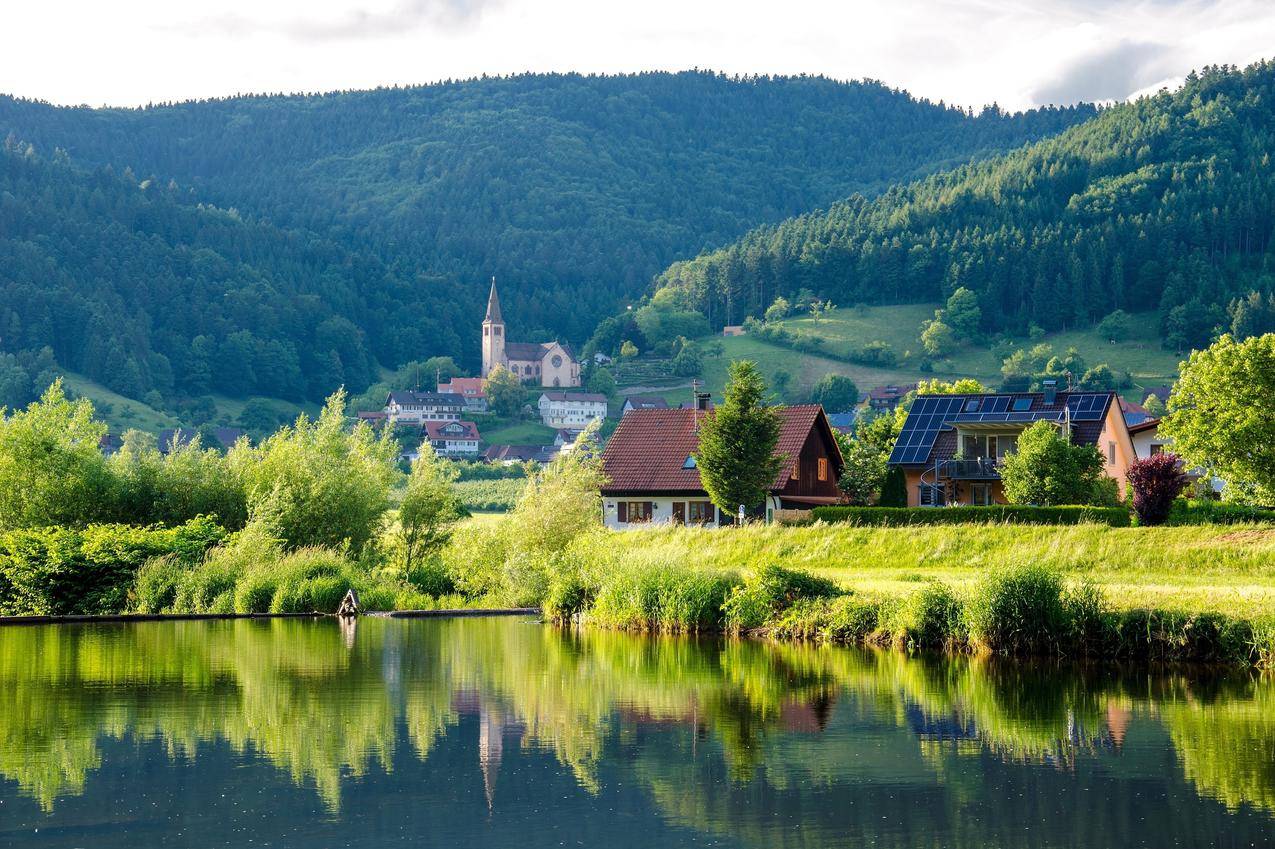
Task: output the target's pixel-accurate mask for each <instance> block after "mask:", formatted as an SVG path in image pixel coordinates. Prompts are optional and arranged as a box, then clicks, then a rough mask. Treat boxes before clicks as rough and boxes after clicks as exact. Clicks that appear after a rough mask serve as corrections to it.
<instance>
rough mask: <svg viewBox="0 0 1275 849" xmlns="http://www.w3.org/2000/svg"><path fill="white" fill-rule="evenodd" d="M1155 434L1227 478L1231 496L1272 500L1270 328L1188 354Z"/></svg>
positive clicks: (1274, 337) (1274, 398)
mask: <svg viewBox="0 0 1275 849" xmlns="http://www.w3.org/2000/svg"><path fill="white" fill-rule="evenodd" d="M1160 434H1161V435H1163V436H1165V437H1167V438H1168V439H1171V440H1173V448H1174V450H1175V451H1176V452H1178V453H1179V454H1180V455H1182V457H1183V459H1185V460H1186V462H1187V463H1188V464H1189V465H1191V466H1198V467H1201V468H1204V469H1207V470H1208V471H1209V472H1211V473H1213V474H1216V475H1217V476H1219V477H1221V478H1222V479H1223V480H1225V481H1226V482H1227V496H1228V497H1231V498H1235V499H1237V500H1242V501H1248V502H1251V503H1256V504H1263V505H1269V504H1275V333H1268V334H1265V335H1263V336H1253V337H1250V338H1248V339H1245V340H1244V341H1242V342H1241V341H1237V340H1236V339H1235V338H1234V337H1233V336H1230V335H1229V334H1228V335H1224V336H1222V338H1221V339H1219V340H1218V341H1217V342H1216V343H1214V344H1213V345H1212V346H1210V347H1209V348H1206V349H1205V350H1202V351H1194V352H1192V354H1191V356H1190V357H1189V358H1188V359H1187V361H1186V363H1185V364H1184V365H1183V368H1182V374H1181V376H1180V377H1179V378H1178V382H1177V384H1175V385H1174V387H1173V393H1172V394H1171V395H1170V396H1169V412H1168V414H1167V415H1166V416H1165V417H1164V418H1163V419H1162V420H1161V424H1160Z"/></svg>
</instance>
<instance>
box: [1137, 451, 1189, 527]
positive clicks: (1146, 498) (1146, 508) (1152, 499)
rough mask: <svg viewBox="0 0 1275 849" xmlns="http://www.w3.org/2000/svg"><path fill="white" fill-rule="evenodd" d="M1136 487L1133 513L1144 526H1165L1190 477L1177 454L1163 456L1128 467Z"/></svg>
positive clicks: (1166, 453)
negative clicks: (1174, 503)
mask: <svg viewBox="0 0 1275 849" xmlns="http://www.w3.org/2000/svg"><path fill="white" fill-rule="evenodd" d="M1126 477H1127V478H1128V480H1129V485H1130V486H1132V487H1133V512H1135V513H1137V514H1138V522H1139V524H1142V525H1162V524H1164V520H1165V519H1167V518H1168V517H1169V510H1170V509H1171V508H1172V507H1173V499H1175V498H1177V497H1178V496H1179V495H1180V494H1181V493H1182V490H1183V489H1185V488H1186V484H1187V477H1186V473H1185V472H1184V471H1182V461H1181V460H1180V459H1179V458H1178V455H1177V454H1173V453H1171V452H1168V451H1166V452H1163V453H1160V454H1153V455H1152V456H1150V457H1148V458H1146V459H1145V460H1135V461H1133V462H1132V463H1130V464H1129V471H1128V472H1127V473H1126Z"/></svg>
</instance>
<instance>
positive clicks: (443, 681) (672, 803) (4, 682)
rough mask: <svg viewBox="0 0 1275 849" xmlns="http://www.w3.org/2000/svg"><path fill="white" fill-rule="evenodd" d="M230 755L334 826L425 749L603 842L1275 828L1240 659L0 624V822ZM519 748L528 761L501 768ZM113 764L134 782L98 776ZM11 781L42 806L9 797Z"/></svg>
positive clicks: (1263, 727) (1109, 841) (283, 625)
mask: <svg viewBox="0 0 1275 849" xmlns="http://www.w3.org/2000/svg"><path fill="white" fill-rule="evenodd" d="M219 747H220V748H219ZM221 749H228V750H229V752H230V753H231V754H232V756H233V759H234V763H235V764H236V765H238V766H239V767H244V766H245V765H250V764H254V763H263V762H264V763H268V764H269V765H271V768H272V769H273V770H274V773H273V774H274V775H275V776H276V777H275V778H274V779H270V778H268V777H267V778H266V779H261V778H259V777H257V778H254V779H253V780H254V781H255V782H257V789H262V788H261V787H260V784H261V782H263V781H264V782H266V783H267V784H270V785H271V787H273V786H274V784H278V785H279V787H280V788H281V787H283V786H285V785H286V786H291V787H295V788H303V789H304V792H307V793H312V794H317V797H318V798H319V799H321V800H322V803H323V809H324V811H326V814H325V815H324V816H323V817H321V819H323V820H324V821H325V822H327V823H328V826H327V827H330V828H333V829H340V828H341V827H342V825H343V824H344V823H347V822H348V821H349V820H350V819H351V818H352V817H354V816H355V814H354V813H351V812H350V810H349V806H348V805H347V801H346V799H345V798H344V796H345V795H346V794H349V793H351V792H353V791H356V790H357V791H359V792H361V793H362V794H363V797H364V800H365V802H367V801H371V802H372V803H373V804H379V803H380V802H382V801H384V800H385V799H387V798H391V797H394V798H396V796H395V794H401V793H402V792H404V791H405V789H411V790H412V791H413V792H416V791H417V789H418V785H417V783H416V781H417V779H416V778H414V777H408V776H406V775H400V773H401V772H402V771H403V770H405V769H406V770H408V771H409V772H411V770H417V771H419V769H420V768H421V766H422V765H425V764H430V763H434V764H436V770H435V771H434V772H432V773H430V776H431V779H430V780H431V781H432V782H437V781H438V780H439V778H440V776H441V778H442V780H443V783H444V784H445V783H446V782H448V781H456V782H461V781H462V778H463V777H464V776H468V775H470V774H471V773H472V772H473V771H476V772H477V774H478V775H479V776H480V777H481V799H478V800H475V805H476V806H480V807H481V809H482V811H483V816H486V817H487V818H489V822H490V821H492V818H496V817H497V816H498V814H500V812H501V811H502V806H507V808H508V809H509V810H511V811H512V810H514V809H517V810H518V812H519V813H521V814H522V815H525V816H528V817H530V816H531V812H532V811H543V810H544V809H545V808H546V806H549V807H553V806H562V805H570V806H572V809H573V810H574V811H576V816H577V819H578V821H579V822H581V823H583V822H584V821H585V820H591V819H592V818H594V817H600V819H599V820H598V822H597V823H596V824H593V825H590V826H588V827H590V828H595V827H596V828H598V829H601V832H600V833H601V834H604V835H606V839H609V840H610V842H611V843H612V844H613V845H641V841H636V842H635V839H636V838H639V837H647V838H649V837H651V835H652V834H653V832H649V831H648V832H643V831H642V829H641V828H638V829H637V830H634V829H633V825H634V824H635V823H636V822H638V821H640V822H642V823H647V825H646V826H645V827H647V828H656V827H659V828H671V829H675V830H676V829H682V830H684V831H675V832H672V834H674V835H681V837H682V838H686V836H687V835H694V836H696V837H697V838H701V839H708V838H712V839H715V840H719V841H720V842H723V843H726V844H729V845H744V846H805V845H811V846H815V845H861V844H864V843H869V842H871V843H873V844H874V845H882V846H914V845H954V846H962V845H970V846H974V845H987V844H989V843H991V844H995V845H1095V846H1098V845H1115V844H1121V845H1148V846H1150V845H1162V844H1164V843H1166V842H1177V843H1179V844H1181V845H1191V844H1192V843H1193V842H1194V841H1195V840H1196V839H1197V838H1198V839H1199V841H1200V842H1202V843H1207V844H1209V845H1213V844H1214V843H1215V842H1217V840H1216V838H1217V837H1218V835H1219V834H1224V835H1231V836H1234V837H1235V838H1236V842H1241V840H1257V842H1259V843H1260V842H1267V841H1269V840H1270V839H1271V838H1272V837H1273V836H1275V831H1272V825H1273V823H1275V817H1272V812H1275V704H1273V703H1272V684H1271V682H1270V681H1268V680H1264V679H1262V678H1260V677H1257V676H1253V675H1249V674H1242V675H1241V674H1234V675H1230V676H1219V675H1213V676H1209V677H1198V676H1195V677H1193V676H1188V675H1185V674H1148V673H1146V672H1145V671H1142V672H1132V671H1130V672H1121V671H1119V670H1112V669H1109V668H1104V669H1074V668H1064V667H1055V666H1036V667H1033V666H1023V665H1020V664H994V663H990V662H988V661H985V660H979V659H971V658H920V659H917V658H908V657H905V656H903V655H901V654H898V653H894V652H871V651H855V650H846V649H839V648H831V647H814V646H800V645H766V644H761V643H755V642H738V641H736V642H723V641H713V640H698V641H697V640H691V639H676V638H635V637H631V636H627V635H622V634H611V633H596V632H585V633H563V632H560V631H557V630H554V629H551V628H546V627H542V626H539V625H536V624H534V623H529V622H526V621H524V620H518V619H488V620H472V619H470V620H431V621H419V622H405V621H386V620H376V619H364V620H361V621H360V622H359V623H358V624H357V626H356V627H353V628H352V627H349V626H345V627H342V626H341V625H339V624H338V623H337V622H335V621H322V622H309V621H292V620H286V621H235V622H186V623H145V624H136V625H112V626H84V627H66V626H63V627H30V628H9V629H4V630H0V777H3V779H4V781H3V782H0V812H2V813H3V815H4V818H5V823H6V826H0V840H3V839H4V838H5V837H6V834H8V835H10V836H14V839H15V840H16V839H17V837H16V836H17V835H21V834H23V833H25V831H24V830H25V829H28V828H41V827H49V826H56V825H58V824H59V822H60V817H61V815H62V813H63V810H64V809H65V808H68V807H70V806H72V803H73V801H74V800H77V799H81V798H83V799H84V800H85V801H86V803H87V802H90V801H93V800H94V798H95V794H102V795H103V798H104V800H105V801H109V798H108V797H110V796H112V795H114V796H119V795H121V794H127V793H131V792H134V791H138V790H143V791H144V790H145V789H146V788H145V786H144V785H145V784H146V783H147V782H150V781H158V780H159V779H158V778H153V777H152V774H154V775H158V774H160V773H154V770H156V769H159V768H160V767H157V766H156V764H155V763H154V760H155V758H156V757H161V758H162V760H163V761H164V762H165V763H166V764H167V766H166V767H164V768H166V769H170V770H171V769H179V770H180V769H185V770H190V771H192V772H193V773H195V774H199V773H200V771H201V770H206V769H212V768H214V765H215V764H217V763H220V762H221V761H220V760H219V759H218V758H219V757H220V756H219V755H217V754H216V753H217V752H218V751H220V750H221ZM156 752H158V753H161V754H160V755H158V756H157V755H156V754H155V753H156ZM436 755H437V757H435V756H436ZM536 758H539V759H540V760H542V761H544V764H545V765H547V766H549V767H552V772H551V773H537V774H544V775H551V774H562V773H563V772H564V771H565V772H567V773H569V775H570V777H571V780H572V782H573V783H574V785H575V787H576V790H575V791H574V794H573V795H570V794H569V795H568V796H564V795H563V792H562V790H561V788H560V787H559V788H557V789H554V790H552V791H550V789H549V788H550V782H549V781H548V780H547V779H546V780H545V783H544V784H543V788H542V785H541V784H540V783H538V781H527V780H526V775H527V774H528V773H527V772H526V770H527V769H530V768H531V767H532V766H535V765H536V764H539V761H537V760H535V759H536ZM511 759H514V760H515V761H517V762H518V763H519V767H518V768H519V770H522V771H521V772H519V774H518V777H517V778H507V779H503V780H502V772H503V771H504V770H503V769H502V766H503V765H504V764H506V763H507V762H509V761H510V760H511ZM120 764H124V765H127V766H129V767H131V768H133V772H132V776H133V777H132V778H131V779H126V780H122V782H117V781H114V780H112V779H110V778H108V777H107V776H106V775H105V774H106V773H109V772H111V767H112V766H113V765H120ZM161 766H163V765H162V764H161ZM536 768H537V769H539V767H538V766H537V767H536ZM165 774H170V773H165ZM416 774H417V773H416V772H412V773H411V775H413V776H415V775H416ZM284 776H286V780H285V779H284ZM463 780H468V779H467V778H464V779H463ZM129 782H132V783H129ZM266 789H270V788H266ZM276 789H277V788H276ZM542 789H543V793H544V794H546V795H544V796H540V795H538V794H540V793H541V792H542ZM420 792H422V793H425V794H427V795H426V796H425V797H422V800H421V804H423V805H424V806H425V807H429V806H431V805H436V806H445V803H444V802H443V801H441V800H442V799H443V798H444V797H445V796H446V792H447V790H446V788H445V787H434V786H430V787H424V788H423V789H421V790H420ZM551 792H552V794H553V795H552V797H550V796H549V795H547V794H550V793H551ZM280 793H282V790H280ZM428 794H434V795H428ZM502 794H506V795H508V796H509V801H508V802H507V803H506V796H504V795H502ZM615 794H619V795H618V796H616V797H615V798H612V796H613V795H615ZM604 796H605V797H606V798H607V801H606V803H605V804H603V802H602V799H603V797H604ZM280 798H282V796H281V797H280ZM450 798H451V799H452V802H451V803H449V804H452V805H454V806H455V809H456V811H457V815H456V816H455V817H453V818H450V819H448V826H447V827H448V828H449V829H450V831H449V832H448V833H449V834H450V835H451V839H452V841H453V842H452V845H456V844H464V843H465V842H466V841H470V842H473V843H475V844H478V843H481V842H484V840H490V839H491V835H490V834H486V835H485V837H484V838H483V839H481V840H480V839H479V835H478V832H477V831H475V829H477V828H479V826H476V825H473V824H472V823H474V822H476V820H475V818H474V816H473V814H474V811H472V810H469V809H466V808H464V807H463V806H464V805H465V804H468V801H466V800H464V799H460V798H459V797H455V796H453V797H450ZM567 798H569V799H570V800H571V801H569V802H564V801H563V800H564V799H567ZM22 800H34V802H35V803H37V804H38V810H36V809H35V806H34V805H30V802H28V803H27V804H28V806H29V807H30V808H31V811H30V813H29V814H24V813H23V810H24V808H23V807H22V806H21V804H20V802H21V801H22ZM192 804H193V803H192ZM280 804H282V803H280ZM617 806H619V807H623V808H624V809H625V811H627V812H628V815H629V816H630V817H631V818H633V820H634V821H633V822H626V824H625V826H624V828H625V830H624V831H623V832H617V833H614V834H608V833H607V830H608V825H607V821H606V818H605V817H601V814H603V813H605V810H610V809H614V808H615V807H617ZM437 809H438V810H442V809H443V808H442V807H439V808H437ZM462 810H468V813H466V814H464V815H463V816H462V815H461V813H460V812H461V811H462ZM79 816H80V815H79V814H76V817H79ZM68 818H70V817H69V815H68ZM297 819H298V820H300V819H301V815H300V814H298V815H297ZM78 821H79V820H77V822H78ZM282 821H287V817H283V818H282V819H281V822H282ZM309 821H310V822H312V821H313V820H312V819H311V820H309ZM432 822H433V826H432V827H435V828H437V826H438V819H437V817H436V818H435V819H434V820H433V821H432ZM657 824H658V825H657ZM6 827H7V828H10V829H12V831H11V832H6V831H5V830H4V829H5V828H6ZM403 827H406V826H403V825H402V824H400V828H403ZM482 827H483V828H493V827H495V826H492V825H487V826H482ZM582 827H583V826H582ZM611 827H612V828H615V827H616V826H611ZM115 828H116V829H117V831H119V832H120V833H122V832H125V831H127V830H128V828H129V821H128V818H127V817H125V818H124V821H122V822H119V823H117V825H116V826H115ZM109 831H110V829H108V832H109ZM318 833H320V834H321V833H322V832H318ZM668 839H672V840H675V841H676V840H678V839H679V838H678V837H676V836H673V837H669V838H668ZM1157 841H1158V842H1157ZM550 842H552V841H550ZM1223 842H1230V840H1229V839H1228V840H1226V841H1223ZM534 843H535V841H534V840H533V841H531V843H530V844H529V845H534ZM104 845H105V844H104ZM369 845H373V844H369Z"/></svg>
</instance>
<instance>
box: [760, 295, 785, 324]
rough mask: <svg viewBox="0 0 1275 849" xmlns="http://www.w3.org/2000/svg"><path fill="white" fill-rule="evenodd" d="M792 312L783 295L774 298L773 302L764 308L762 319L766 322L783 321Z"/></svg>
mask: <svg viewBox="0 0 1275 849" xmlns="http://www.w3.org/2000/svg"><path fill="white" fill-rule="evenodd" d="M791 312H792V306H791V305H790V304H789V303H788V299H787V298H785V297H784V296H783V295H780V296H779V297H778V298H775V302H774V303H772V304H771V305H770V306H768V307H766V312H765V314H764V316H763V317H764V318H765V319H766V321H770V322H773V321H783V320H784V319H785V318H787V317H788V315H789V314H790V313H791Z"/></svg>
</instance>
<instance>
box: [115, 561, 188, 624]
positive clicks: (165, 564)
mask: <svg viewBox="0 0 1275 849" xmlns="http://www.w3.org/2000/svg"><path fill="white" fill-rule="evenodd" d="M189 569H190V566H189V565H188V564H186V563H183V562H182V561H181V560H179V559H178V558H176V557H173V556H172V555H171V554H166V555H163V556H162V557H152V558H150V559H149V560H147V561H146V562H145V563H144V564H142V568H141V569H139V570H138V572H137V579H136V580H135V581H134V583H133V593H132V598H131V603H130V604H129V608H130V609H131V610H135V611H137V612H138V613H163V612H164V611H166V610H170V609H171V608H172V606H173V603H174V602H175V601H176V600H177V587H178V586H179V585H180V584H181V581H182V578H183V577H184V576H185V574H186V572H187V571H188V570H189Z"/></svg>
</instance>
